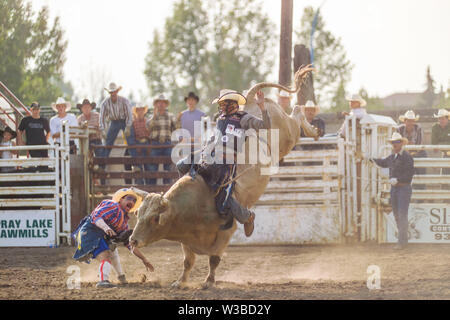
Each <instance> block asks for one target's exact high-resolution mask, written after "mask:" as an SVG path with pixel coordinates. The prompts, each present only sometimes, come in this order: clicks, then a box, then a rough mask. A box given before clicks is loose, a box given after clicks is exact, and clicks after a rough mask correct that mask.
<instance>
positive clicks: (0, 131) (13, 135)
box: [0, 127, 17, 139]
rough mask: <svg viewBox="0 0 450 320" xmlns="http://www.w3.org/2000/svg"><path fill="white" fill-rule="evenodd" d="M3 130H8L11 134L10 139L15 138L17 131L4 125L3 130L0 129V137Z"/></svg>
mask: <svg viewBox="0 0 450 320" xmlns="http://www.w3.org/2000/svg"><path fill="white" fill-rule="evenodd" d="M5 132H9V133H10V134H11V139H15V138H16V137H17V132H15V131H14V130H13V129H11V127H6V128H5V129H4V130H0V137H3V134H4V133H5Z"/></svg>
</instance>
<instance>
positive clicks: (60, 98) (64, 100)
mask: <svg viewBox="0 0 450 320" xmlns="http://www.w3.org/2000/svg"><path fill="white" fill-rule="evenodd" d="M60 104H65V105H66V112H67V111H68V110H70V108H72V105H71V104H70V102H68V101H66V99H64V98H62V97H59V98H58V99H56V102H54V103H52V109H53V110H54V111H55V112H58V109H56V106H57V105H60Z"/></svg>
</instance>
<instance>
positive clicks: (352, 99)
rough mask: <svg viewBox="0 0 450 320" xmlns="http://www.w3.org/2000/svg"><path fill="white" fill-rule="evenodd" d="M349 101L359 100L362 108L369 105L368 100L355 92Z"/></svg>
mask: <svg viewBox="0 0 450 320" xmlns="http://www.w3.org/2000/svg"><path fill="white" fill-rule="evenodd" d="M347 101H358V102H359V103H360V107H361V108H362V107H365V106H366V105H367V102H366V100H364V99H363V98H362V97H361V96H360V95H359V94H353V95H352V96H351V97H349V98H347Z"/></svg>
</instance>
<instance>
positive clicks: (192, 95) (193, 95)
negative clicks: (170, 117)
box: [184, 92, 200, 102]
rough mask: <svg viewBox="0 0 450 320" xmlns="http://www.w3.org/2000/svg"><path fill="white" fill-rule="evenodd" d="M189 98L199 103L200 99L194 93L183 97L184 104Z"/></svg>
mask: <svg viewBox="0 0 450 320" xmlns="http://www.w3.org/2000/svg"><path fill="white" fill-rule="evenodd" d="M189 98H193V99H195V100H197V102H199V101H200V98H199V97H198V96H197V95H196V94H195V93H194V92H189V94H188V95H187V97H184V102H186V100H187V99H189Z"/></svg>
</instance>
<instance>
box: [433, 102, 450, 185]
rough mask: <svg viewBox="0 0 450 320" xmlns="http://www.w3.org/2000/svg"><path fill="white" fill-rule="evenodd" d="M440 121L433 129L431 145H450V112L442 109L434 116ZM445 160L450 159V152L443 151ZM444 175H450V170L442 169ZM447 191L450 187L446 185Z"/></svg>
mask: <svg viewBox="0 0 450 320" xmlns="http://www.w3.org/2000/svg"><path fill="white" fill-rule="evenodd" d="M434 117H435V118H437V119H438V123H435V124H434V125H433V127H432V128H431V144H435V145H439V144H442V145H450V124H449V121H448V120H449V118H450V112H448V111H447V110H445V109H440V110H439V111H438V113H437V114H435V115H434ZM443 154H444V157H445V158H450V151H443ZM442 174H445V175H447V174H450V168H442ZM443 187H445V188H446V189H449V188H450V186H449V185H444V186H443Z"/></svg>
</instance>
